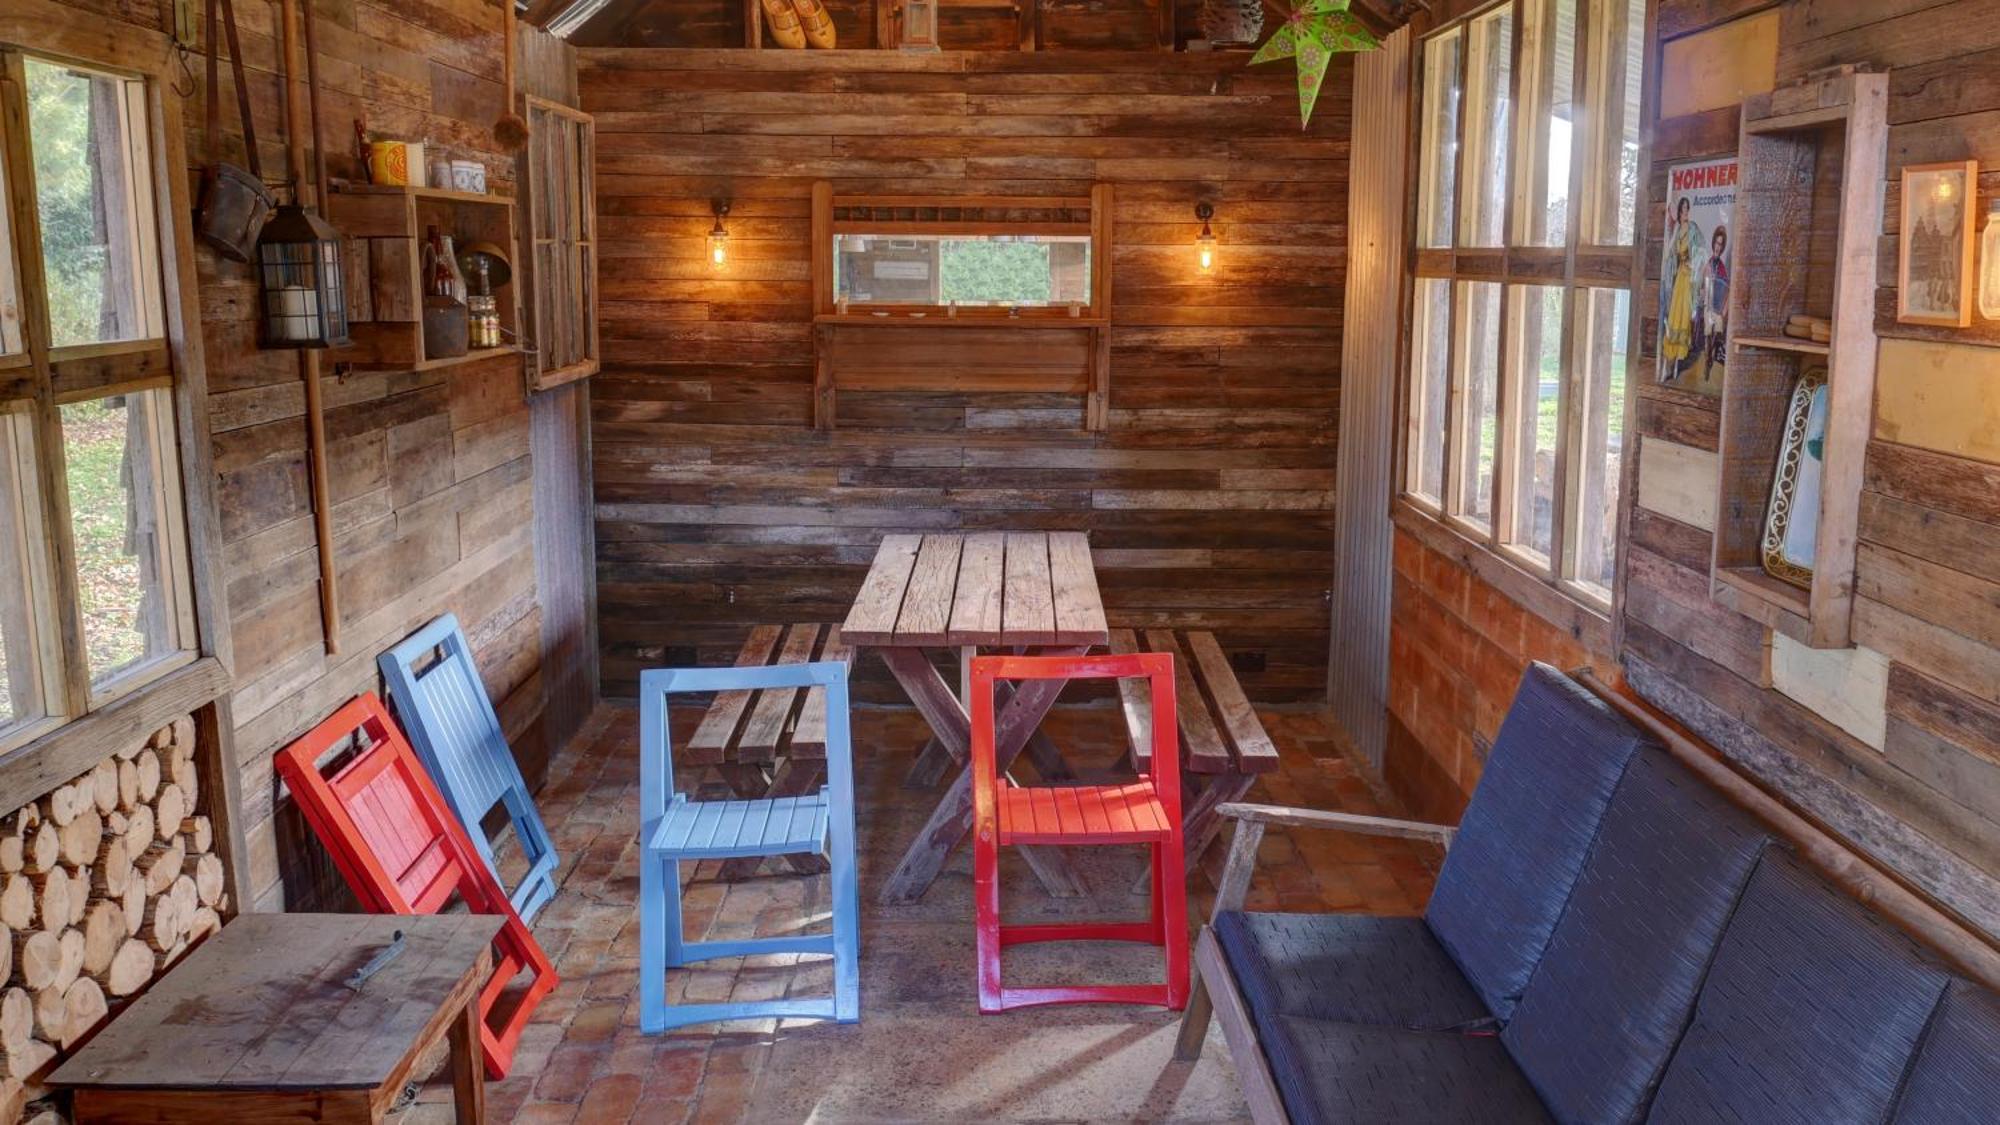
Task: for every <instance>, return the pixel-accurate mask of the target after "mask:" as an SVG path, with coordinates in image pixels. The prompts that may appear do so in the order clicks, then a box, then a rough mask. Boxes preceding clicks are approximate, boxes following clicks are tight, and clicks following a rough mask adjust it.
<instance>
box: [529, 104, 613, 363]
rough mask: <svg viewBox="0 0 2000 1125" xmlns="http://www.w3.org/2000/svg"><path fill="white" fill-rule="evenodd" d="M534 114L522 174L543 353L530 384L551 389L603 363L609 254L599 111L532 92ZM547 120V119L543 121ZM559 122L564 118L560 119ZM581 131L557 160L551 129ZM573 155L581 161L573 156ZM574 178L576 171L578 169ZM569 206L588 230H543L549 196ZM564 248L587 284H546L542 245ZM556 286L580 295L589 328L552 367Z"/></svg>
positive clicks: (580, 316) (537, 336) (533, 307)
mask: <svg viewBox="0 0 2000 1125" xmlns="http://www.w3.org/2000/svg"><path fill="white" fill-rule="evenodd" d="M524 101H525V103H526V113H527V119H528V122H529V140H528V145H527V150H526V152H525V153H524V158H525V160H526V162H527V174H526V175H525V176H524V177H523V178H522V184H521V187H522V191H521V195H522V200H521V206H522V213H523V214H524V215H525V216H526V217H527V226H528V254H527V261H528V278H529V292H528V295H527V296H528V306H527V311H528V318H529V323H530V324H531V325H532V327H533V330H534V345H535V349H536V351H535V354H534V356H533V357H531V362H529V364H528V365H527V366H528V390H529V392H530V393H533V392H535V391H545V390H548V389H550V388H552V387H560V386H562V385H564V384H565V383H574V382H576V381H577V380H579V379H587V378H589V377H590V376H592V375H595V374H597V372H598V369H599V368H600V366H601V365H602V352H601V350H600V346H599V343H598V327H597V308H598V300H599V297H598V281H599V279H598V268H599V264H600V262H601V261H602V252H601V250H600V248H599V235H600V231H599V229H598V224H599V222H600V218H599V216H598V214H597V191H596V187H595V178H596V174H597V171H596V169H597V119H596V118H594V117H592V116H591V115H590V114H588V113H585V112H583V111H582V110H580V109H576V108H574V107H571V106H566V105H563V104H562V103H561V102H553V101H549V100H547V99H545V98H538V97H535V96H534V95H532V94H531V95H528V96H527V97H526V98H525V99H524ZM538 123H539V124H538ZM556 123H560V127H557V124H556ZM571 130H574V133H573V135H574V136H575V138H576V146H575V148H574V149H572V150H570V151H569V152H568V153H567V157H566V159H565V161H563V162H561V164H560V166H559V167H550V166H549V165H550V164H552V163H555V162H552V161H551V160H550V159H549V156H550V154H549V153H548V152H547V151H545V150H546V146H545V145H544V144H543V141H544V140H545V139H547V138H549V137H555V136H568V135H572V134H571V132H570V131H571ZM570 160H573V161H574V162H575V163H574V165H572V164H571V163H569V161H570ZM557 172H560V173H563V174H564V176H565V181H564V183H563V185H562V186H561V188H560V190H557V189H555V188H553V187H552V183H553V181H552V180H551V176H552V174H554V173H557ZM572 173H573V174H574V175H573V178H571V174H572ZM545 203H546V204H547V205H549V206H555V207H561V208H563V209H564V210H565V212H566V214H567V221H568V223H569V229H570V230H571V231H575V232H580V237H573V238H569V239H567V240H565V239H564V238H562V237H561V235H560V233H559V232H558V233H550V232H545V231H543V230H542V222H541V219H542V213H543V210H544V204H545ZM545 245H546V246H549V247H552V248H557V249H560V250H561V252H562V253H563V256H564V257H565V258H566V259H568V266H569V269H570V271H571V272H572V274H573V275H574V276H576V277H578V278H582V279H584V280H585V281H586V282H587V284H586V285H585V286H584V287H582V288H581V290H579V288H578V287H576V286H565V285H552V284H545V282H544V279H543V278H542V277H541V276H540V275H541V270H540V268H539V265H540V262H541V250H542V248H543V247H544V246H545ZM549 294H554V295H555V298H556V300H558V301H568V300H571V299H574V301H575V303H574V304H573V305H571V306H570V307H569V310H568V311H569V314H570V320H571V322H572V324H575V325H580V326H581V327H582V330H583V342H584V347H583V353H582V355H581V356H580V357H579V358H578V359H577V360H576V361H575V362H572V363H565V364H559V365H557V366H554V367H544V366H543V363H542V349H544V348H546V347H547V346H548V341H549V340H550V339H551V338H552V336H553V329H552V327H551V326H550V325H549V324H548V323H546V321H545V318H544V311H545V310H544V307H543V298H544V297H545V296H547V295H549Z"/></svg>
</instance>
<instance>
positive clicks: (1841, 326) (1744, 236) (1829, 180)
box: [1709, 70, 1889, 648]
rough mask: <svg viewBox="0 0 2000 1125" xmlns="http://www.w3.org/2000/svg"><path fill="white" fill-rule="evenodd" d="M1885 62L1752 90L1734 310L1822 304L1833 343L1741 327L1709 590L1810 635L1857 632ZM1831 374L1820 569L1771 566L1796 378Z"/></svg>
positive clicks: (1782, 316)
mask: <svg viewBox="0 0 2000 1125" xmlns="http://www.w3.org/2000/svg"><path fill="white" fill-rule="evenodd" d="M1887 110H1888V76H1887V75H1885V74H1869V73H1860V72H1856V71H1854V70H1843V71H1838V72H1835V73H1832V74H1829V75H1826V76H1823V77H1819V78H1815V79H1809V80H1807V81H1804V82H1800V83H1795V84H1793V85H1789V86H1785V87H1781V88H1779V89H1777V90H1773V91H1771V92H1769V93H1766V94H1758V95H1753V96H1751V97H1748V98H1746V99H1744V102H1743V110H1742V125H1741V134H1740V136H1739V137H1738V147H1737V160H1738V162H1739V167H1738V174H1737V183H1738V188H1737V197H1736V220H1735V222H1734V224H1732V228H1731V229H1732V231H1733V232H1735V236H1736V245H1735V247H1734V255H1733V257H1734V260H1735V262H1736V271H1735V276H1734V277H1732V278H1731V282H1732V284H1731V285H1730V287H1729V323H1731V324H1736V325H1758V326H1766V325H1778V324H1784V323H1786V319H1787V318H1788V317H1789V316H1791V315H1792V314H1795V313H1797V312H1798V311H1799V310H1800V309H1814V310H1818V309H1826V310H1828V320H1829V322H1830V323H1831V325H1832V339H1831V341H1830V342H1828V343H1817V342H1815V341H1812V340H1800V339H1794V338H1792V337H1789V336H1783V335H1739V336H1737V337H1735V338H1734V341H1733V342H1734V343H1735V344H1736V347H1735V348H1733V349H1732V350H1731V356H1730V362H1729V365H1728V367H1727V369H1726V371H1725V372H1724V374H1723V381H1722V425H1721V434H1720V440H1719V441H1718V443H1717V451H1716V453H1717V460H1718V472H1717V474H1716V475H1717V481H1716V489H1717V497H1716V506H1715V511H1716V524H1715V535H1714V539H1713V548H1712V551H1713V553H1712V555H1711V559H1710V568H1709V588H1710V594H1711V596H1712V597H1713V598H1714V599H1715V601H1717V602H1718V603H1720V604H1722V605H1725V606H1727V607H1729V608H1730V609H1732V610H1734V611H1735V612H1737V613H1740V614H1742V615H1743V616H1745V617H1749V618H1751V619H1752V620H1754V621H1757V622H1760V623H1761V624H1763V625H1765V626H1766V627H1768V628H1771V629H1775V630H1777V631H1779V632H1783V633H1785V634H1786V635H1787V636H1790V637H1792V638H1793V639H1794V640H1797V641H1799V642H1801V643H1803V644H1807V645H1811V646H1813V647H1816V648H1845V647H1847V646H1848V644H1849V643H1850V638H1851V636H1852V628H1851V620H1852V617H1853V608H1854V559H1855V552H1856V549H1857V546H1858V539H1859V535H1858V528H1859V523H1860V513H1861V483H1862V467H1863V465H1862V459H1863V457H1864V456H1865V455H1866V452H1867V448H1868V439H1869V436H1870V429H1871V424H1872V421H1873V415H1874V402H1875V289H1876V280H1877V272H1876V270H1877V266H1876V257H1877V247H1878V244H1879V235H1880V232H1881V229H1882V195H1883V185H1884V183H1885V182H1886V181H1887V179H1888V174H1887V170H1886V160H1887V149H1888V132H1889V130H1888V113H1887ZM1822 367H1823V368H1824V369H1825V372H1826V396H1827V399H1826V401H1827V410H1826V434H1825V439H1826V440H1825V441H1824V443H1823V446H1822V447H1823V449H1824V450H1825V454H1824V457H1823V458H1822V459H1821V461H1820V463H1819V464H1820V487H1819V507H1818V508H1817V509H1816V510H1813V511H1805V510H1800V511H1798V512H1796V513H1795V514H1794V516H1793V518H1794V519H1810V520H1813V521H1814V531H1815V545H1814V554H1813V560H1812V573H1811V577H1810V581H1809V582H1808V583H1806V584H1805V585H1803V586H1801V585H1794V584H1792V583H1790V582H1787V581H1784V580H1782V579H1779V578H1777V577H1774V576H1773V575H1771V574H1770V573H1769V572H1768V571H1767V570H1766V569H1765V566H1764V531H1765V522H1766V519H1767V513H1768V512H1769V510H1770V506H1771V494H1772V488H1773V481H1774V479H1775V477H1776V475H1777V467H1778V462H1779V456H1780V447H1781V445H1782V444H1783V442H1784V437H1785V430H1786V426H1787V422H1788V418H1789V411H1790V405H1791V401H1792V398H1793V394H1794V391H1795V389H1796V388H1797V386H1798V384H1799V380H1800V378H1801V376H1802V375H1803V374H1804V373H1805V372H1806V371H1808V370H1811V369H1814V368H1822Z"/></svg>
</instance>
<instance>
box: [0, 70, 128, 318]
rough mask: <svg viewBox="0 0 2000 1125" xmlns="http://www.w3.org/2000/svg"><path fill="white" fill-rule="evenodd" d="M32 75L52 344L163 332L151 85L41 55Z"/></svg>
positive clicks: (31, 128) (32, 125) (31, 123)
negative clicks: (149, 139) (147, 96)
mask: <svg viewBox="0 0 2000 1125" xmlns="http://www.w3.org/2000/svg"><path fill="white" fill-rule="evenodd" d="M27 79H28V82H27V85H28V138H29V141H30V143H31V144H32V145H33V149H34V154H35V160H34V163H35V167H34V173H35V204H36V214H37V216H38V217H39V219H40V221H41V227H42V270H43V274H44V276H45V277H46V279H47V286H48V296H49V321H50V324H49V339H50V343H51V344H52V345H54V346H55V347H65V346H68V345H73V344H96V343H104V342H109V341H114V340H142V339H151V338H155V337H158V336H159V335H160V334H161V330H160V315H161V314H160V298H159V283H158V270H159V263H158V259H157V249H158V247H157V241H156V238H155V229H154V216H153V210H152V189H151V184H150V182H149V180H148V179H147V176H148V174H149V171H150V169H151V167H152V162H151V159H150V157H149V156H148V155H147V151H146V148H147V146H146V130H145V128H144V120H145V100H144V98H143V96H142V95H143V93H144V87H143V85H142V84H141V83H139V82H136V81H133V80H130V79H124V78H116V77H111V76H108V75H103V74H98V73H96V72H93V71H87V70H78V69H75V68H72V67H68V66H63V65H60V64H56V63H50V62H44V61H42V60H40V59H32V58H31V59H28V60H27Z"/></svg>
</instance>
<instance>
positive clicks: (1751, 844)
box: [1500, 749, 1771, 1123]
mask: <svg viewBox="0 0 2000 1125" xmlns="http://www.w3.org/2000/svg"><path fill="white" fill-rule="evenodd" d="M1770 842H1771V835H1770V833H1769V832H1768V831H1767V830H1766V829H1765V828H1764V826H1763V825H1762V824H1761V823H1760V822H1758V821H1757V820H1756V819H1755V818H1754V817H1752V816H1750V814H1748V813H1746V812H1744V811H1743V810H1741V809H1739V808H1738V807H1737V806H1735V805H1733V804H1731V803H1730V802H1729V800H1728V799H1727V798H1725V797H1723V796H1722V795H1721V794H1719V793H1717V792H1716V791H1715V790H1714V789H1712V788H1710V787H1709V786H1708V785H1706V784H1704V783H1703V782H1702V781H1701V780H1700V779H1699V778H1697V777H1695V776H1694V774H1692V773H1691V772H1689V771H1688V769H1687V767H1685V766H1683V765H1681V764H1680V763H1679V762H1676V761H1675V760H1674V759H1673V758H1672V756H1670V755H1669V754H1667V753H1666V752H1665V751H1663V750H1654V749H1647V750H1642V751H1640V752H1639V753H1638V754H1637V755H1636V756H1634V757H1633V759H1632V763H1631V765H1629V766H1627V767H1626V770H1625V777H1624V780H1622V781H1620V782H1619V783H1618V791H1617V793H1616V794H1615V795H1614V796H1613V797H1612V798H1611V807H1610V810H1609V811H1608V812H1606V813H1605V816H1604V825H1603V827H1602V828H1601V829H1599V831H1598V836H1597V845H1596V847H1594V848H1592V849H1591V853H1590V858H1589V861H1588V862H1587V863H1586V864H1585V865H1584V869H1583V875H1582V877H1580V878H1579V879H1578V880H1577V883H1576V890H1575V892H1574V893H1573V894H1571V896H1570V900H1569V908H1568V909H1567V910H1565V911H1563V916H1562V920H1561V921H1560V922H1558V923H1557V924H1556V930H1555V934H1554V935H1553V936H1552V937H1551V938H1550V939H1549V947H1548V952H1547V953H1545V954H1543V956H1542V963H1541V965H1540V967H1539V968H1537V969H1536V970H1535V975H1534V976H1533V977H1531V978H1529V980H1528V989H1527V991H1526V992H1525V993H1523V994H1522V996H1521V1003H1520V1005H1519V1006H1518V1007H1516V1008H1515V1009H1514V1018H1513V1020H1512V1022H1510V1023H1508V1025H1507V1028H1506V1030H1505V1031H1504V1032H1502V1033H1501V1036H1500V1039H1501V1042H1502V1043H1504V1044H1505V1045H1506V1047H1507V1050H1508V1051H1509V1052H1511V1053H1512V1054H1513V1056H1514V1061H1515V1062H1516V1063H1518V1064H1520V1067H1521V1069H1522V1071H1523V1072H1525V1073H1526V1074H1527V1076H1528V1081H1529V1082H1531V1083H1533V1084H1534V1087H1535V1092H1536V1093H1538V1094H1540V1095H1541V1098H1542V1101H1543V1102H1544V1103H1546V1104H1547V1105H1548V1107H1549V1110H1550V1112H1551V1114H1552V1115H1553V1116H1554V1117H1555V1118H1556V1119H1557V1120H1559V1121H1594V1122H1606V1123H1609V1122H1629V1121H1638V1120H1642V1119H1643V1118H1644V1117H1645V1111H1646V1107H1647V1105H1648V1104H1649V1103H1650V1102H1651V1100H1652V1094H1653V1089H1654V1087H1655V1086H1656V1085H1657V1084H1658V1082H1659V1079H1660V1073H1661V1071H1663V1070H1665V1069H1666V1065H1667V1059H1668V1058H1669V1057H1670V1056H1671V1055H1672V1054H1673V1049H1674V1044H1675V1043H1677V1042H1679V1040H1680V1037H1681V1033H1682V1032H1683V1031H1685V1030H1686V1029H1687V1024H1688V1020H1689V1018H1690V1017H1691V1016H1692V1015H1693V1012H1694V1002H1695V997H1696V995H1698V994H1699V993H1700V991H1701V983H1702V979H1703V978H1704V977H1705V976H1706V975H1707V973H1708V967H1709V964H1710V962H1711V961H1712V960H1713V958H1714V956H1715V952H1716V949H1717V947H1718V946H1719V945H1720V944H1721V942H1722V934H1723V930H1724V928H1725V927H1726V926H1727V924H1728V922H1729V916H1730V914H1731V913H1732V912H1733V911H1734V910H1735V909H1736V904H1737V901H1738V899H1739V898H1740V897H1741V896H1742V894H1743V889H1744V887H1745V886H1746V885H1747V884H1748V883H1749V882H1750V876H1751V874H1752V873H1753V872H1755V871H1756V869H1757V861H1758V857H1759V856H1761V855H1762V854H1763V852H1764V849H1765V847H1766V846H1768V845H1769V844H1770Z"/></svg>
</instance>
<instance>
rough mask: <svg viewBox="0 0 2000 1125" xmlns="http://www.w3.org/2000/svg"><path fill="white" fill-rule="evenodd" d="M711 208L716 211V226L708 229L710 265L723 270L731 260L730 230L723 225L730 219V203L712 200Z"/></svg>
mask: <svg viewBox="0 0 2000 1125" xmlns="http://www.w3.org/2000/svg"><path fill="white" fill-rule="evenodd" d="M709 206H710V207H711V208H713V209H714V211H715V225H714V226H712V227H710V228H708V264H709V265H711V266H714V267H715V268H716V269H721V268H722V266H723V264H724V263H725V262H727V261H728V260H729V228H728V227H726V226H724V225H723V223H722V220H724V219H726V218H728V217H729V201H728V200H726V199H712V200H710V201H709Z"/></svg>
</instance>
